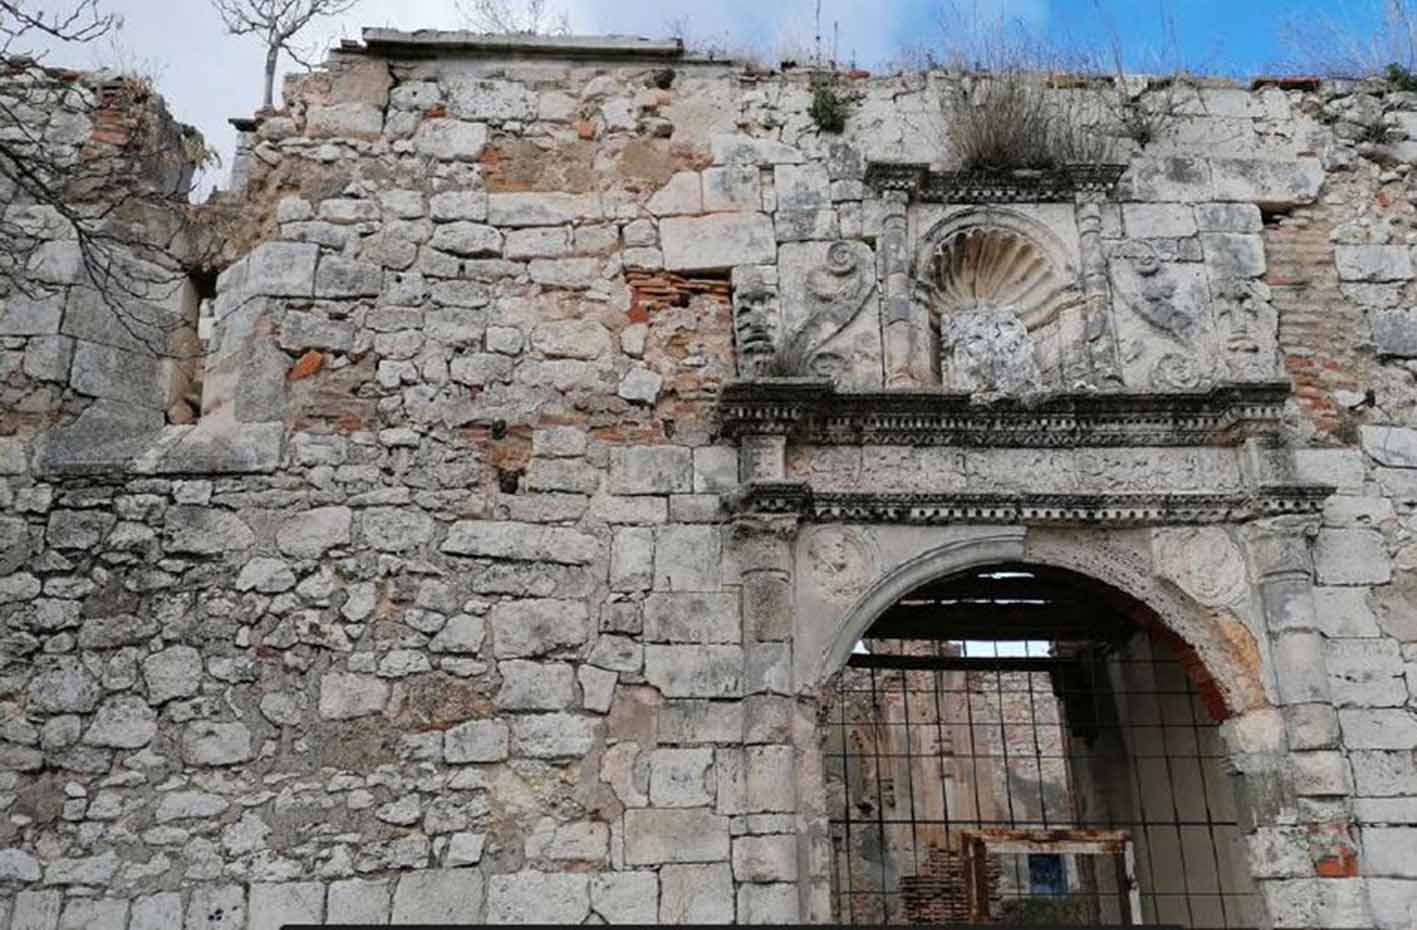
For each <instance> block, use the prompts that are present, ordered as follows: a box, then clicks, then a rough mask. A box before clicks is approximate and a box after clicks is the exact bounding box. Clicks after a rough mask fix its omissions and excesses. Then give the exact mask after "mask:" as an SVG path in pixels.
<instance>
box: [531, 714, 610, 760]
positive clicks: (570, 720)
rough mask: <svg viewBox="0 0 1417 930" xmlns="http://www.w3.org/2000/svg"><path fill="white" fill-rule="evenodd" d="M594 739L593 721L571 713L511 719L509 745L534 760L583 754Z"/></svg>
mask: <svg viewBox="0 0 1417 930" xmlns="http://www.w3.org/2000/svg"><path fill="white" fill-rule="evenodd" d="M594 742H595V721H594V720H592V719H591V718H588V717H579V716H575V715H572V714H538V715H536V716H532V717H514V718H513V719H512V746H513V749H514V751H515V753H516V754H517V755H522V756H529V757H531V758H533V759H565V758H575V757H579V756H584V755H585V754H586V753H588V752H589V751H590V748H591V746H592V745H593V744H594Z"/></svg>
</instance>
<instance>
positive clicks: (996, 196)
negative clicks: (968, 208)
mask: <svg viewBox="0 0 1417 930" xmlns="http://www.w3.org/2000/svg"><path fill="white" fill-rule="evenodd" d="M1126 170H1127V166H1126V165H1066V166H1063V167H1059V168H1039V169H1023V168H1020V169H1009V170H998V171H991V170H975V171H931V170H930V166H929V165H924V164H899V163H889V162H872V163H870V164H869V165H867V167H866V183H867V185H869V186H870V187H872V188H874V189H875V190H877V191H879V192H881V193H886V192H888V191H896V192H900V193H904V194H905V195H906V196H907V197H908V198H909V199H910V200H912V201H921V202H925V203H957V204H968V203H1059V202H1072V201H1073V200H1076V199H1077V198H1078V197H1079V196H1084V197H1086V196H1092V197H1111V196H1112V194H1113V192H1114V191H1116V189H1117V182H1118V181H1120V180H1121V179H1122V175H1123V174H1125V173H1126Z"/></svg>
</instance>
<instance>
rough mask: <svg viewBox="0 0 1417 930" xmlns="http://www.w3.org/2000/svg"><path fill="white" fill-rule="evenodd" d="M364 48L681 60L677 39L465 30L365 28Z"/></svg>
mask: <svg viewBox="0 0 1417 930" xmlns="http://www.w3.org/2000/svg"><path fill="white" fill-rule="evenodd" d="M362 34H363V37H364V45H365V47H367V48H368V49H370V50H372V51H378V52H379V53H381V54H385V55H398V54H400V53H403V54H410V53H411V54H424V55H426V54H428V53H430V52H440V51H445V52H453V51H456V52H482V53H484V54H497V55H541V56H553V57H563V58H659V59H678V58H683V57H684V43H683V42H682V41H680V40H679V39H645V38H640V37H638V36H529V35H488V34H485V33H480V32H470V31H465V30H442V29H419V30H416V31H414V32H406V31H404V30H401V29H379V28H373V27H366V28H365V29H364V30H363V33H362Z"/></svg>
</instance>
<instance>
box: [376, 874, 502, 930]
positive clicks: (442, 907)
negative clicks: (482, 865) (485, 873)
mask: <svg viewBox="0 0 1417 930" xmlns="http://www.w3.org/2000/svg"><path fill="white" fill-rule="evenodd" d="M482 894H483V885H482V873H481V872H479V871H478V870H476V869H439V870H432V869H430V870H428V871H423V872H409V873H406V874H405V875H403V877H401V878H400V879H399V880H398V886H397V888H395V890H394V903H393V914H392V922H393V923H394V924H396V925H397V924H470V923H476V922H477V921H478V917H479V916H480V914H481V911H482Z"/></svg>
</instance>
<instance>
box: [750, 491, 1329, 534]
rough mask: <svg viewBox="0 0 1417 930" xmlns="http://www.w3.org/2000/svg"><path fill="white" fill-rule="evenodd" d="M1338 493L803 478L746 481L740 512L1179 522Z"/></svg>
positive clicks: (829, 518) (1311, 506) (1033, 522)
mask: <svg viewBox="0 0 1417 930" xmlns="http://www.w3.org/2000/svg"><path fill="white" fill-rule="evenodd" d="M1333 490H1334V489H1333V488H1331V487H1327V486H1319V485H1293V486H1273V487H1264V488H1260V489H1258V490H1256V491H1254V492H1241V493H1231V494H1164V493H1133V494H968V493H942V494H820V493H816V492H814V491H813V490H812V488H811V487H810V486H809V485H808V484H806V483H805V482H781V483H771V484H766V483H758V484H752V485H749V486H748V487H747V488H746V489H745V490H744V492H743V493H742V495H741V496H740V498H739V500H738V512H739V513H740V514H782V515H787V514H791V515H795V516H797V517H799V518H800V519H802V520H803V521H804V522H808V523H891V524H896V525H916V526H943V525H949V524H961V523H967V524H1002V525H1009V526H1018V525H1024V526H1112V527H1134V526H1176V525H1194V524H1207V523H1245V522H1249V521H1251V520H1256V519H1259V518H1262V517H1272V516H1278V515H1289V514H1316V513H1319V512H1320V511H1321V510H1322V508H1323V502H1324V499H1325V498H1327V497H1328V496H1329V495H1331V494H1332V493H1333Z"/></svg>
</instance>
